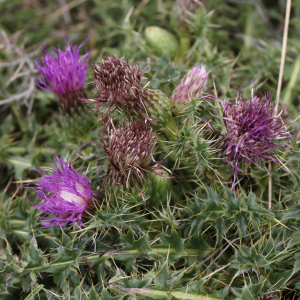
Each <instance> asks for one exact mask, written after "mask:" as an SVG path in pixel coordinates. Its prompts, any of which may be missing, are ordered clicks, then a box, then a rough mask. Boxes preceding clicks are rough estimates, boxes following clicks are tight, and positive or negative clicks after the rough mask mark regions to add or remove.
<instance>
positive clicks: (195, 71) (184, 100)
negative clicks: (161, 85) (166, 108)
mask: <svg viewBox="0 0 300 300" xmlns="http://www.w3.org/2000/svg"><path fill="white" fill-rule="evenodd" d="M207 79H208V71H206V69H205V67H204V66H203V65H200V66H195V67H192V68H191V69H190V70H189V71H188V72H187V74H186V75H185V76H184V77H183V78H182V80H181V81H180V83H179V85H178V86H177V87H176V89H175V90H174V91H173V94H172V99H173V105H174V107H175V110H176V111H178V112H182V111H183V110H184V109H185V108H186V107H187V106H188V102H189V101H190V100H191V99H197V98H199V97H200V96H201V94H202V92H203V90H204V88H205V86H206V84H207Z"/></svg>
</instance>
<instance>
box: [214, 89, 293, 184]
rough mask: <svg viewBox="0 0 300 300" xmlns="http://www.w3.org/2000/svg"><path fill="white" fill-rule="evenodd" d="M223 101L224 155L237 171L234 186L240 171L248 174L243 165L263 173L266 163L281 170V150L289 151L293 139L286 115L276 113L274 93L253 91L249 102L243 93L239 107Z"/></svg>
mask: <svg viewBox="0 0 300 300" xmlns="http://www.w3.org/2000/svg"><path fill="white" fill-rule="evenodd" d="M219 101H220V103H221V104H222V108H223V109H222V110H223V116H222V117H220V118H221V119H222V120H223V121H224V124H225V130H226V132H225V133H224V134H223V135H222V136H221V148H222V150H223V151H222V155H224V156H225V158H226V161H227V162H229V163H230V164H231V165H232V167H233V170H234V171H233V172H234V183H235V182H236V178H237V172H238V171H240V172H243V173H245V172H246V170H243V169H241V164H242V163H245V164H246V165H247V166H250V165H252V164H254V165H256V166H257V167H258V168H260V169H262V170H264V168H263V167H262V164H263V163H264V162H266V161H273V162H274V163H276V164H277V165H279V166H280V159H279V158H278V157H277V154H278V150H279V149H288V148H287V147H286V145H287V144H289V143H290V139H291V138H292V137H293V136H292V135H291V131H287V130H286V122H285V123H284V122H283V121H282V119H281V117H280V115H281V113H282V111H281V112H280V113H279V114H277V113H276V112H275V106H274V105H273V104H272V103H271V95H270V93H267V94H262V95H257V94H256V92H255V91H254V90H252V97H251V98H249V99H247V98H243V95H242V91H241V89H240V90H239V92H238V95H237V98H236V103H235V104H232V103H230V102H228V101H223V100H219ZM283 140H286V141H285V142H282V141H283ZM289 150H291V151H293V150H292V149H289ZM281 167H282V166H281ZM282 168H284V167H282Z"/></svg>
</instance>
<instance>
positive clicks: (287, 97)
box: [283, 53, 300, 104]
mask: <svg viewBox="0 0 300 300" xmlns="http://www.w3.org/2000/svg"><path fill="white" fill-rule="evenodd" d="M299 72H300V53H299V54H298V57H297V59H296V62H295V63H294V69H293V73H292V76H291V79H290V81H289V83H288V85H287V87H286V90H285V93H284V97H283V103H287V104H290V103H291V101H292V100H293V99H292V96H293V89H294V87H295V85H296V83H297V79H298V76H299Z"/></svg>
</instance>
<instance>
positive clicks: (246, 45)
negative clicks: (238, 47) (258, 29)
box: [244, 4, 253, 48]
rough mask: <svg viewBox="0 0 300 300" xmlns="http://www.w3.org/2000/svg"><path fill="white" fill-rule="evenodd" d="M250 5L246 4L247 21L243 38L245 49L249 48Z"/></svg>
mask: <svg viewBox="0 0 300 300" xmlns="http://www.w3.org/2000/svg"><path fill="white" fill-rule="evenodd" d="M252 24H253V20H252V4H247V20H246V26H245V37H244V43H245V47H246V48H249V46H250V40H249V37H251V36H252Z"/></svg>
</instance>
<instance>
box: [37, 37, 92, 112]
mask: <svg viewBox="0 0 300 300" xmlns="http://www.w3.org/2000/svg"><path fill="white" fill-rule="evenodd" d="M88 39H89V37H88ZM85 42H86V41H85ZM85 42H83V43H82V44H80V45H79V46H77V45H75V46H73V45H70V44H69V43H68V42H67V40H66V38H65V43H66V50H65V51H63V50H61V49H60V45H59V46H58V49H56V48H53V49H54V50H52V51H50V52H49V53H48V52H47V47H46V45H44V46H42V48H43V56H42V63H43V65H42V64H41V63H40V62H39V60H38V59H35V63H36V66H37V69H38V71H39V72H40V74H41V77H38V80H39V82H40V84H38V86H39V87H40V88H42V89H45V90H50V91H52V92H53V93H55V94H56V96H57V97H58V99H59V105H60V106H61V107H62V108H63V110H64V111H67V112H69V110H70V108H71V107H75V108H76V107H77V106H78V105H82V104H81V103H82V102H81V101H77V100H78V98H79V97H83V98H86V94H85V92H84V90H83V83H84V80H85V78H86V73H87V68H88V62H89V58H90V54H89V53H88V52H87V53H86V54H85V55H84V56H81V55H80V48H81V47H82V45H83V44H84V43H85Z"/></svg>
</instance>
